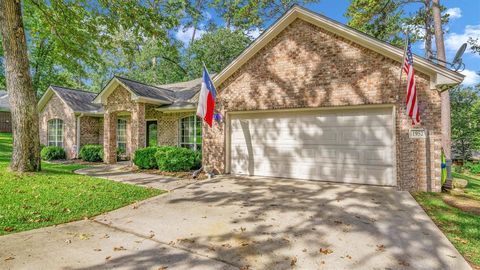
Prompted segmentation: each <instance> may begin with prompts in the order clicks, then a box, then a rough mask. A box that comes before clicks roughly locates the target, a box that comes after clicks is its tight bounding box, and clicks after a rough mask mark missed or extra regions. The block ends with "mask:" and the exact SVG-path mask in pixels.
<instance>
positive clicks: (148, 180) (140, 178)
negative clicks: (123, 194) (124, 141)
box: [75, 161, 197, 191]
mask: <svg viewBox="0 0 480 270" xmlns="http://www.w3.org/2000/svg"><path fill="white" fill-rule="evenodd" d="M75 173H78V174H84V175H89V176H95V177H99V178H105V179H110V180H113V181H118V182H123V183H128V184H134V185H139V186H146V187H152V188H157V189H162V190H167V191H172V190H175V189H178V188H182V187H185V186H187V185H190V184H192V183H195V182H197V180H195V179H182V178H177V177H168V176H163V175H158V174H149V173H141V172H132V171H131V163H130V162H129V161H124V162H118V163H116V164H111V165H106V164H101V165H94V166H91V167H88V168H84V169H79V170H76V171H75Z"/></svg>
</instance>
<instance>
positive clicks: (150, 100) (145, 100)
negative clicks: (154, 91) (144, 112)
mask: <svg viewBox="0 0 480 270" xmlns="http://www.w3.org/2000/svg"><path fill="white" fill-rule="evenodd" d="M134 95H135V94H132V100H134V101H137V102H143V103H149V104H155V105H168V104H171V102H169V101H161V100H159V99H155V98H149V97H141V96H137V95H135V96H134Z"/></svg>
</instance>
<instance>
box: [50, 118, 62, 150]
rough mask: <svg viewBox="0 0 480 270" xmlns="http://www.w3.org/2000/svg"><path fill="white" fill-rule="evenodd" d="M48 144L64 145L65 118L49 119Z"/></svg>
mask: <svg viewBox="0 0 480 270" xmlns="http://www.w3.org/2000/svg"><path fill="white" fill-rule="evenodd" d="M47 136H48V143H47V144H48V146H60V147H63V120H62V119H58V118H55V119H51V120H48V127H47Z"/></svg>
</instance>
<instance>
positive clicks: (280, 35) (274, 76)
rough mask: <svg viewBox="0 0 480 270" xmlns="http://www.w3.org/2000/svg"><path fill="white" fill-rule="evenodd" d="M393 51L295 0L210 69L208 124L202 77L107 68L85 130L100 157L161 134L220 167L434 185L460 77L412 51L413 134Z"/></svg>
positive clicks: (162, 140)
mask: <svg viewBox="0 0 480 270" xmlns="http://www.w3.org/2000/svg"><path fill="white" fill-rule="evenodd" d="M402 61H403V50H402V49H399V48H396V47H394V46H392V45H390V44H387V43H384V42H381V41H379V40H376V39H374V38H372V37H370V36H368V35H366V34H363V33H361V32H358V31H356V30H354V29H352V28H349V27H347V26H345V25H343V24H341V23H338V22H336V21H333V20H331V19H329V18H326V17H324V16H322V15H319V14H316V13H313V12H311V11H308V10H306V9H303V8H301V7H298V6H294V7H293V8H292V9H290V10H289V11H288V12H287V13H286V14H284V15H283V16H282V17H281V18H280V19H279V20H277V21H276V22H275V23H274V24H273V25H272V26H271V27H270V28H269V29H267V30H266V31H265V32H264V33H263V34H262V35H261V36H260V37H258V38H257V39H256V40H255V41H254V42H253V43H252V44H251V45H250V46H249V47H248V48H247V49H246V50H245V51H244V52H243V53H242V54H241V55H239V56H238V57H237V58H236V59H235V60H234V61H232V62H231V63H230V64H229V65H228V66H227V67H226V68H225V69H224V70H222V71H221V72H220V73H219V74H217V75H216V76H215V77H214V79H213V82H214V84H215V86H216V88H217V105H216V110H217V113H218V114H219V115H220V116H221V119H220V120H217V121H215V122H214V125H213V127H212V128H208V127H206V126H204V127H203V128H202V126H201V122H200V121H198V120H197V118H196V117H195V116H194V113H195V108H196V103H197V99H198V91H199V89H200V84H201V81H200V80H194V81H190V82H184V83H178V84H170V85H161V86H150V85H145V84H142V83H139V82H135V81H131V80H128V79H125V78H121V77H114V78H113V79H112V80H111V81H110V82H109V83H108V84H107V86H106V87H105V88H104V89H103V90H102V92H101V93H100V94H99V95H98V96H96V97H95V98H92V100H91V102H92V103H93V104H97V105H101V107H102V109H103V111H102V116H100V115H98V117H99V119H98V125H97V126H98V128H99V130H102V127H103V134H102V135H100V133H102V132H100V131H96V132H94V133H95V134H98V141H99V142H101V141H102V138H103V144H104V149H105V162H107V163H112V162H115V160H116V157H115V155H116V151H117V149H118V148H122V149H124V151H125V153H126V154H127V155H131V153H133V151H134V150H135V149H137V148H139V147H144V146H146V145H148V144H159V145H165V144H167V145H178V146H185V147H191V148H194V149H197V150H200V149H201V150H202V151H203V163H204V165H210V167H212V168H214V169H215V170H216V171H217V172H218V173H222V174H223V173H225V174H229V173H231V174H243V175H258V176H271V177H287V178H298V179H311V180H326V181H334V182H346V183H360V184H375V185H386V186H396V187H398V188H399V189H401V190H432V191H439V190H440V153H441V136H440V133H441V123H440V115H441V107H440V91H443V90H446V89H448V88H449V87H452V86H454V85H457V84H459V83H461V81H462V80H463V76H462V75H461V74H459V73H457V72H453V71H451V70H448V69H446V68H444V67H442V66H439V65H437V64H435V63H433V62H431V61H428V60H426V59H424V58H422V57H419V56H414V63H415V71H416V77H415V78H416V85H417V90H418V99H419V107H420V111H421V118H422V123H421V124H420V125H419V127H420V128H424V129H425V130H427V133H426V134H427V137H426V138H425V139H413V138H410V137H409V130H410V129H411V128H412V126H411V121H410V120H409V119H408V118H407V117H406V113H405V109H404V108H405V106H404V100H405V94H406V93H405V92H406V91H405V89H406V78H405V76H403V77H402V81H400V80H399V72H400V66H401V64H402ZM74 113H75V112H74ZM76 115H78V113H76ZM90 117H97V115H96V116H93V115H92V116H90ZM102 118H103V120H101V119H102ZM42 121H43V122H42V125H41V126H42V129H46V127H47V125H46V122H45V121H48V119H45V120H42ZM71 123H75V122H74V121H72V122H71ZM79 125H80V126H81V125H82V123H81V122H80V124H79ZM91 126H92V127H93V126H94V124H92V125H91ZM65 127H66V125H65ZM77 128H78V127H77ZM70 129H72V130H73V128H70ZM154 131H155V133H154V135H153V136H152V134H151V132H154ZM44 133H45V132H44ZM202 133H203V134H202ZM72 136H73V135H72ZM82 136H84V135H83V134H80V139H79V140H77V141H79V142H80V143H79V144H80V145H82V139H81V137H82ZM64 137H65V138H66V136H64ZM42 138H43V141H45V140H44V139H45V137H42ZM152 138H154V139H155V138H156V141H155V140H153V143H150V141H152Z"/></svg>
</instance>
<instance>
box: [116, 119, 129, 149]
mask: <svg viewBox="0 0 480 270" xmlns="http://www.w3.org/2000/svg"><path fill="white" fill-rule="evenodd" d="M117 150H120V152H121V153H125V151H126V150H127V120H125V119H118V120H117Z"/></svg>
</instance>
